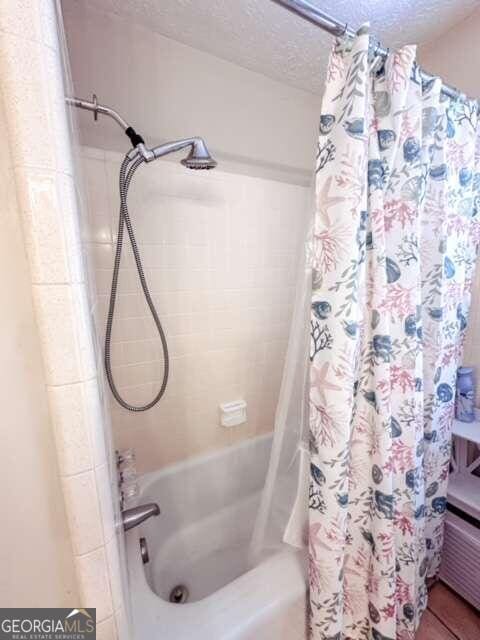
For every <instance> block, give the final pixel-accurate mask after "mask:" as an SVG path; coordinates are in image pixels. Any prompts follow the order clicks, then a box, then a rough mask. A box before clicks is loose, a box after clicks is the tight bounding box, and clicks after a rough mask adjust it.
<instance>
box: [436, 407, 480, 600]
mask: <svg viewBox="0 0 480 640" xmlns="http://www.w3.org/2000/svg"><path fill="white" fill-rule="evenodd" d="M476 413H477V415H476V420H475V422H472V423H465V422H460V421H459V420H454V423H453V427H452V436H453V438H454V444H455V448H454V454H453V456H452V473H451V474H450V478H449V483H448V493H447V500H448V502H449V504H451V505H452V506H454V507H457V509H459V510H460V511H462V512H463V513H464V514H467V516H465V517H464V518H462V517H460V514H458V515H456V514H455V513H452V512H451V511H448V512H447V515H446V519H445V535H444V544H443V554H442V565H441V567H440V579H441V580H443V582H445V583H446V584H448V585H449V587H451V588H452V589H453V590H454V591H456V592H457V593H458V594H460V595H461V596H462V597H463V598H465V600H467V602H470V604H472V605H473V606H474V607H475V608H476V609H479V608H480V572H479V571H478V567H479V566H480V528H478V521H480V478H479V477H477V476H475V475H473V471H474V470H475V469H476V468H478V467H480V455H478V456H477V457H476V459H475V460H470V462H469V442H474V443H475V444H477V445H479V446H480V412H479V411H478V410H477V412H476ZM470 457H471V456H470ZM468 516H470V517H468Z"/></svg>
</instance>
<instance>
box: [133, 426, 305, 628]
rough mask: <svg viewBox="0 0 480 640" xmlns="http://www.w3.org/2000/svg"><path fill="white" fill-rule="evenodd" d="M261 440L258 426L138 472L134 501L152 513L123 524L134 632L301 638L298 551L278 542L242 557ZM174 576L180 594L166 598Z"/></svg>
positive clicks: (265, 443)
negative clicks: (261, 553)
mask: <svg viewBox="0 0 480 640" xmlns="http://www.w3.org/2000/svg"><path fill="white" fill-rule="evenodd" d="M270 446H271V436H262V437H259V438H255V439H252V440H249V441H247V442H244V443H242V444H240V445H237V446H234V447H230V448H228V449H225V450H223V451H221V452H218V453H214V454H210V455H206V456H201V457H198V458H194V459H190V460H188V461H186V462H183V463H181V464H177V465H173V466H171V467H168V468H166V469H162V470H161V471H158V472H153V473H149V474H146V475H144V476H143V477H141V478H140V497H139V499H138V503H139V504H141V503H145V502H157V503H158V505H159V506H160V510H161V514H160V516H158V517H155V518H151V519H150V520H148V521H147V522H145V523H143V524H142V525H140V526H139V527H137V528H136V529H132V530H131V531H129V532H127V534H126V551H127V566H128V577H129V589H130V593H131V609H132V620H133V633H134V639H135V640H156V639H158V640H297V639H298V640H304V638H305V625H306V613H305V600H306V599H305V592H306V563H305V556H304V554H303V553H302V552H301V551H298V550H295V549H293V548H292V547H290V546H288V545H282V546H278V547H277V548H276V549H274V550H272V551H271V552H270V553H269V554H266V555H265V557H264V559H263V560H262V561H261V562H260V563H259V564H257V566H255V567H254V568H253V569H249V568H248V565H247V553H248V545H249V541H250V536H251V533H252V528H253V524H254V519H255V515H256V512H257V507H258V503H259V499H260V491H261V488H262V486H263V482H264V479H265V472H266V469H267V464H268V456H269V452H270ZM142 537H144V538H145V540H146V542H147V547H148V553H149V562H148V563H146V564H144V563H143V562H142V558H141V554H140V538H142ZM178 585H182V586H185V587H186V588H187V589H188V598H187V601H186V602H185V603H182V604H173V603H171V602H170V601H169V597H170V594H171V592H172V589H174V588H175V587H176V586H178Z"/></svg>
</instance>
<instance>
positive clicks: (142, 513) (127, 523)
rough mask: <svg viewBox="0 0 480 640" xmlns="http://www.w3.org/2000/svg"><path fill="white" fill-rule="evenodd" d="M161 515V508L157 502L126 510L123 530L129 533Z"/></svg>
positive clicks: (123, 517)
mask: <svg viewBox="0 0 480 640" xmlns="http://www.w3.org/2000/svg"><path fill="white" fill-rule="evenodd" d="M159 515H160V507H159V506H158V504H157V503H156V502H150V503H148V504H142V505H140V506H138V507H132V509H125V510H124V511H122V523H123V530H124V531H129V530H130V529H133V528H134V527H138V525H139V524H141V523H142V522H145V520H148V518H151V517H152V516H159Z"/></svg>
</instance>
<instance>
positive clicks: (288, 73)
mask: <svg viewBox="0 0 480 640" xmlns="http://www.w3.org/2000/svg"><path fill="white" fill-rule="evenodd" d="M69 1H72V0H69ZM82 1H83V0H82ZM90 1H91V4H92V5H94V6H96V7H98V8H101V9H103V10H106V11H113V12H115V13H117V14H119V15H124V16H125V15H128V16H131V17H132V18H133V19H134V20H135V21H136V22H139V23H141V24H144V25H145V26H147V27H148V28H150V29H153V30H154V31H157V32H158V33H160V34H162V35H165V36H167V37H170V38H174V39H175V40H178V41H180V42H183V43H184V44H187V45H190V46H192V47H196V48H197V49H201V50H203V51H207V52H209V53H212V54H213V55H216V56H218V57H220V58H224V59H225V60H229V61H231V62H234V63H236V64H239V65H241V66H243V67H246V68H247V69H252V70H254V71H258V72H260V73H263V74H265V75H267V76H269V77H271V78H274V79H276V80H279V81H281V82H284V83H287V84H290V85H292V86H295V87H298V88H301V89H306V90H307V91H313V92H315V93H321V92H322V87H323V77H322V76H323V69H324V68H325V64H326V60H327V56H328V51H329V48H330V45H331V42H332V39H331V36H329V35H328V34H325V33H323V32H322V31H321V30H320V29H318V28H317V27H315V26H314V25H311V24H309V23H308V22H305V21H304V20H301V19H300V18H298V17H296V16H295V15H293V14H291V13H290V12H288V11H286V10H285V9H284V8H283V7H280V6H278V5H277V4H275V3H274V2H272V1H271V0H90ZM310 1H311V2H312V3H313V4H316V5H318V6H319V7H320V6H321V7H322V9H323V10H325V11H327V12H328V13H330V14H331V15H332V16H334V17H336V18H337V19H339V20H341V21H342V22H348V24H349V25H350V26H351V27H353V28H357V27H358V26H360V25H361V24H363V23H364V22H366V21H369V22H370V24H371V29H372V33H374V34H375V36H376V37H378V38H379V39H380V40H381V42H382V44H384V45H385V46H389V47H395V46H399V45H401V44H407V43H418V44H424V43H426V42H428V41H430V40H433V39H435V38H436V37H438V36H439V35H441V34H442V33H444V32H445V31H447V30H448V29H449V28H451V27H452V26H453V25H454V24H456V23H457V22H460V21H461V20H463V19H464V18H465V17H467V16H468V15H469V13H471V12H473V11H474V10H475V9H476V8H478V6H479V4H478V0H368V1H361V0H310Z"/></svg>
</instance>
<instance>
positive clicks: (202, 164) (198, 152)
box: [180, 138, 217, 169]
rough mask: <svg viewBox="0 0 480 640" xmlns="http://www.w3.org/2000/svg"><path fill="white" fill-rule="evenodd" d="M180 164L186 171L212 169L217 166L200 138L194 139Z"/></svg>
mask: <svg viewBox="0 0 480 640" xmlns="http://www.w3.org/2000/svg"><path fill="white" fill-rule="evenodd" d="M180 162H181V163H182V164H183V166H184V167H187V168H188V169H214V168H215V167H216V166H217V163H216V161H215V160H214V159H213V158H212V156H211V155H210V153H209V152H208V149H207V145H206V144H205V142H204V141H203V139H202V138H195V139H194V142H193V144H192V146H191V148H190V153H189V154H188V156H187V157H186V158H183V160H181V161H180Z"/></svg>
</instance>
